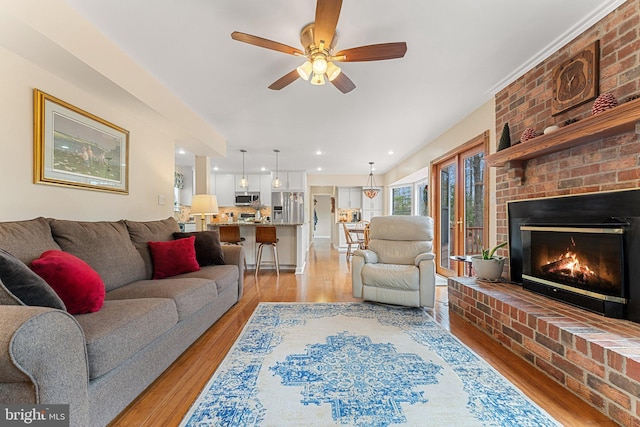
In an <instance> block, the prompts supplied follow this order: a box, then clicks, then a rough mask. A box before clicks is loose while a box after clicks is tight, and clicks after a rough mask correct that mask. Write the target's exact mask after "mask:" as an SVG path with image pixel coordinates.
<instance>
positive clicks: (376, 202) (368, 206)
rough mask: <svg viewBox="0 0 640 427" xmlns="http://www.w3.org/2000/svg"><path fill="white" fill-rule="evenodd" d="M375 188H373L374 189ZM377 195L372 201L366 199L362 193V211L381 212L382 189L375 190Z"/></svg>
mask: <svg viewBox="0 0 640 427" xmlns="http://www.w3.org/2000/svg"><path fill="white" fill-rule="evenodd" d="M374 188H375V187H374ZM377 190H378V195H377V196H376V197H374V198H373V199H370V198H368V197H367V196H365V195H364V193H362V209H363V210H367V211H381V210H382V189H381V188H377Z"/></svg>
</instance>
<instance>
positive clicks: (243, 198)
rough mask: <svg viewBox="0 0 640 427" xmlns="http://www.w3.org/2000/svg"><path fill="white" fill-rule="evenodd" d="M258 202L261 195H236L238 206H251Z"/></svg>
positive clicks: (242, 193)
mask: <svg viewBox="0 0 640 427" xmlns="http://www.w3.org/2000/svg"><path fill="white" fill-rule="evenodd" d="M257 200H260V193H245V192H241V193H236V206H249V205H250V204H251V202H255V201H257Z"/></svg>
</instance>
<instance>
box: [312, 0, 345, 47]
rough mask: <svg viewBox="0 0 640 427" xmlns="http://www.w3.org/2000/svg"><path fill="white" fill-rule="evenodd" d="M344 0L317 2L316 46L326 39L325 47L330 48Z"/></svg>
mask: <svg viewBox="0 0 640 427" xmlns="http://www.w3.org/2000/svg"><path fill="white" fill-rule="evenodd" d="M341 8H342V0H318V3H317V4H316V21H315V25H314V39H315V44H316V46H320V41H324V46H325V48H327V49H329V48H330V47H331V43H332V42H333V36H334V35H335V34H336V26H337V25H338V18H340V9H341Z"/></svg>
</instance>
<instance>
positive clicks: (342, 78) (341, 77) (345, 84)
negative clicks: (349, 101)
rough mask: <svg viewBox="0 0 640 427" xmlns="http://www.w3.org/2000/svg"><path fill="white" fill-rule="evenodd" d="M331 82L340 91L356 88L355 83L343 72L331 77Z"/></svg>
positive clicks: (345, 91)
mask: <svg viewBox="0 0 640 427" xmlns="http://www.w3.org/2000/svg"><path fill="white" fill-rule="evenodd" d="M331 83H332V84H333V85H334V86H335V87H337V88H338V90H339V91H340V92H342V93H349V92H351V91H352V90H354V89H355V88H356V85H355V84H353V82H352V81H351V79H350V78H349V77H347V76H346V75H345V74H344V73H340V74H338V77H336V78H335V79H333V80H332V81H331Z"/></svg>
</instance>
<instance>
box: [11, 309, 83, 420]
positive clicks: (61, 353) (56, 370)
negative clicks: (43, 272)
mask: <svg viewBox="0 0 640 427" xmlns="http://www.w3.org/2000/svg"><path fill="white" fill-rule="evenodd" d="M88 384H89V368H88V364H87V354H86V347H85V340H84V334H83V332H82V329H81V328H80V325H78V323H77V322H76V320H75V319H74V318H73V316H71V315H69V314H68V313H66V312H64V311H61V310H55V309H51V308H45V307H30V306H15V305H3V306H1V307H0V396H2V401H3V402H5V403H15V404H19V403H36V404H68V405H69V412H70V414H69V418H70V419H71V423H72V424H71V425H73V426H83V425H88V424H89V395H88V390H87V387H88ZM25 385H26V386H25ZM15 390H21V392H20V393H15ZM12 399H14V400H15V401H7V400H12Z"/></svg>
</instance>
